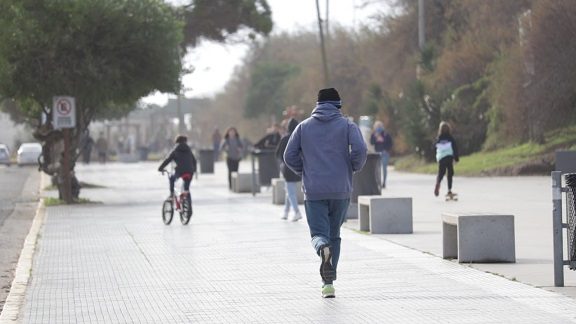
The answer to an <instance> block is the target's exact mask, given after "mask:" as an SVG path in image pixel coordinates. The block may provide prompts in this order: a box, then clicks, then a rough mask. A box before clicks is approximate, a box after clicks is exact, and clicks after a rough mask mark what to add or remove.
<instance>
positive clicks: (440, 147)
mask: <svg viewBox="0 0 576 324" xmlns="http://www.w3.org/2000/svg"><path fill="white" fill-rule="evenodd" d="M436 161H438V175H437V177H436V186H435V187H434V196H436V197H438V195H439V194H440V183H441V182H442V178H444V175H445V174H446V172H448V174H447V177H446V178H447V180H448V194H447V195H446V198H449V199H452V198H453V197H454V194H453V193H452V177H453V176H454V162H458V161H459V156H458V146H457V145H456V141H455V140H454V137H452V129H451V127H450V124H448V123H447V122H445V121H443V122H441V123H440V127H439V128H438V137H437V138H436Z"/></svg>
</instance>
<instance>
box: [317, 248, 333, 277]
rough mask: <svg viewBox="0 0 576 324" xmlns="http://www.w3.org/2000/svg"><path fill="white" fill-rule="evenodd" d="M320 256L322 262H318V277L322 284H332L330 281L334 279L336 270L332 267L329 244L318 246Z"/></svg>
mask: <svg viewBox="0 0 576 324" xmlns="http://www.w3.org/2000/svg"><path fill="white" fill-rule="evenodd" d="M320 258H322V262H321V263H320V277H322V281H323V282H324V284H332V281H334V279H336V271H334V268H333V267H332V251H331V250H330V245H324V246H323V247H321V248H320Z"/></svg>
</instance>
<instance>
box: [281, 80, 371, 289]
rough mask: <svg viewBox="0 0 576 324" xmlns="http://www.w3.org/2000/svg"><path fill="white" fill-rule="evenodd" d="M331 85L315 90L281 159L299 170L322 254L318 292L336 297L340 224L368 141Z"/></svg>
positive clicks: (314, 240) (310, 222) (317, 248)
mask: <svg viewBox="0 0 576 324" xmlns="http://www.w3.org/2000/svg"><path fill="white" fill-rule="evenodd" d="M341 107H342V101H341V100H340V95H339V94H338V91H336V89H334V88H328V89H322V90H320V91H319V92H318V102H317V104H316V108H314V110H313V111H312V116H311V117H309V118H307V119H306V120H304V121H303V122H301V123H300V124H298V126H296V129H295V130H294V132H293V133H292V135H290V139H289V140H288V145H287V146H286V151H285V152H284V161H285V162H286V165H288V167H289V168H290V169H292V171H294V172H295V173H296V174H299V175H300V174H301V175H302V184H303V189H304V195H305V197H306V198H305V201H304V207H305V208H306V220H307V221H308V227H309V228H310V236H311V237H312V246H313V247H314V249H315V251H316V253H317V254H318V255H319V256H320V258H321V261H320V276H321V277H322V282H323V286H322V297H325V298H333V297H335V290H334V286H333V281H334V280H336V271H337V267H338V260H339V257H340V243H341V239H340V227H341V226H342V224H343V223H344V220H345V219H346V214H347V212H348V206H349V204H350V197H351V196H352V174H353V173H354V172H357V171H360V170H361V169H362V168H363V167H364V164H365V163H366V144H365V143H364V139H363V138H362V134H361V133H360V129H359V128H358V126H356V124H354V123H353V122H351V121H350V120H348V118H346V117H344V115H342V112H341V111H340V108H341Z"/></svg>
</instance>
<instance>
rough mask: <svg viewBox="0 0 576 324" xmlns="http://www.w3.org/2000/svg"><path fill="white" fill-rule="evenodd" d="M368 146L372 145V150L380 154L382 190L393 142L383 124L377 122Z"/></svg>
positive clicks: (384, 185) (384, 184)
mask: <svg viewBox="0 0 576 324" xmlns="http://www.w3.org/2000/svg"><path fill="white" fill-rule="evenodd" d="M370 144H372V145H374V150H375V151H376V152H377V153H378V154H380V160H381V161H382V188H386V178H387V175H388V171H387V170H388V161H389V160H390V150H391V149H392V145H394V142H393V141H392V136H390V133H388V132H387V131H386V130H385V129H384V124H383V123H382V122H381V121H379V120H377V121H376V122H375V123H374V129H373V131H372V134H371V135H370Z"/></svg>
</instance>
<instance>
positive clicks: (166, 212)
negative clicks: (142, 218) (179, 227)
mask: <svg viewBox="0 0 576 324" xmlns="http://www.w3.org/2000/svg"><path fill="white" fill-rule="evenodd" d="M173 216H174V206H173V205H172V199H170V198H168V199H166V200H164V203H163V204H162V221H164V224H166V225H170V223H171V222H172V217H173Z"/></svg>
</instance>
